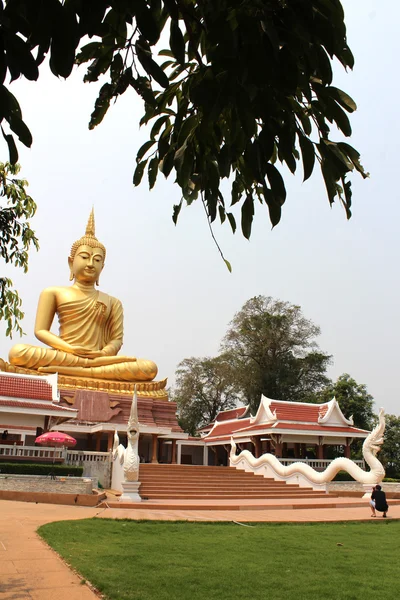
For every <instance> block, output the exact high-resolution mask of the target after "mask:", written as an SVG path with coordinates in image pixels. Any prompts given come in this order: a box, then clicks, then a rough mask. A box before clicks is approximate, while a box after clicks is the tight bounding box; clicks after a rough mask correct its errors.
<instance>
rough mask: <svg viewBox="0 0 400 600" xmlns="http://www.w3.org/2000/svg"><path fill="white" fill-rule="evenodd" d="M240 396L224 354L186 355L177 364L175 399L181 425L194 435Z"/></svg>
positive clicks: (234, 403) (173, 395)
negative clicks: (186, 356)
mask: <svg viewBox="0 0 400 600" xmlns="http://www.w3.org/2000/svg"><path fill="white" fill-rule="evenodd" d="M238 398H239V393H238V391H237V389H236V384H235V378H234V377H233V374H232V368H231V366H230V364H229V362H227V361H226V359H225V357H224V356H217V357H215V358H209V357H206V358H185V359H184V360H183V361H182V362H181V363H180V364H179V365H178V369H177V371H176V386H175V389H174V391H173V394H172V399H173V400H174V401H175V402H176V403H177V405H178V412H179V423H180V425H181V427H182V428H183V429H184V430H185V431H188V432H189V433H191V434H192V435H195V433H196V430H197V429H198V428H199V427H201V426H203V425H206V424H208V423H210V422H211V421H213V420H214V419H215V417H216V416H217V414H218V413H219V412H220V411H221V410H227V409H229V408H234V407H235V406H236V405H237V400H238Z"/></svg>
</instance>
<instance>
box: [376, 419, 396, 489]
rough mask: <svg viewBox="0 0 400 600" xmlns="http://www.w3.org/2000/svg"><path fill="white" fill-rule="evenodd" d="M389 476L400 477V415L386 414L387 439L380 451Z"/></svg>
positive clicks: (380, 458)
mask: <svg viewBox="0 0 400 600" xmlns="http://www.w3.org/2000/svg"><path fill="white" fill-rule="evenodd" d="M379 460H381V461H382V462H383V464H384V465H385V469H386V476H387V477H394V478H397V479H400V417H397V416H396V415H386V429H385V441H384V443H383V446H382V449H381V451H380V453H379Z"/></svg>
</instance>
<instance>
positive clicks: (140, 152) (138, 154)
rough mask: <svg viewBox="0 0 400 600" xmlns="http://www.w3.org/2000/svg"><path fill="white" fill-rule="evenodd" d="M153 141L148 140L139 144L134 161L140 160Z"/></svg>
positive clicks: (152, 144)
mask: <svg viewBox="0 0 400 600" xmlns="http://www.w3.org/2000/svg"><path fill="white" fill-rule="evenodd" d="M155 143H156V142H155V140H149V141H148V142H145V143H144V144H143V146H141V147H140V148H139V150H138V153H137V155H136V162H140V161H141V160H142V158H143V156H144V155H145V154H146V152H147V151H148V150H150V148H151V147H152V146H154V144H155Z"/></svg>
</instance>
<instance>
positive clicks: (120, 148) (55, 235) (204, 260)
mask: <svg viewBox="0 0 400 600" xmlns="http://www.w3.org/2000/svg"><path fill="white" fill-rule="evenodd" d="M343 5H344V8H345V12H346V16H347V18H346V22H347V27H348V40H349V44H350V47H351V48H352V50H353V53H354V55H355V60H356V64H355V68H354V71H353V72H350V73H349V74H346V73H345V72H344V71H343V69H342V68H337V69H336V74H337V75H336V76H335V79H334V82H333V84H334V85H336V86H337V87H340V88H342V89H344V90H345V91H346V92H347V93H349V94H350V95H351V96H352V97H353V98H354V100H355V101H356V102H357V105H358V110H357V112H356V113H354V114H353V115H351V123H352V126H353V136H352V138H351V139H350V140H349V143H351V144H352V145H353V146H354V147H356V148H357V149H358V150H359V151H360V152H361V158H362V164H363V165H364V166H365V168H366V169H367V171H369V172H370V174H371V177H370V179H368V180H365V181H364V180H362V178H361V177H359V176H356V175H354V176H353V178H352V181H353V217H352V219H351V220H350V221H347V220H346V217H345V213H344V210H343V209H342V207H341V206H340V205H339V204H335V205H334V206H333V208H332V209H331V208H330V207H329V203H328V200H327V197H326V193H325V188H324V185H323V182H322V178H321V175H320V173H319V172H317V171H315V173H314V175H313V176H312V178H311V179H310V180H309V181H308V182H306V183H305V184H303V183H302V177H301V172H302V169H301V167H300V166H299V167H298V169H299V175H298V176H297V177H293V176H292V175H291V174H290V173H288V174H287V175H286V177H285V182H286V185H287V191H288V198H287V201H286V204H285V206H284V210H283V217H282V221H281V223H280V224H279V225H278V226H277V227H276V228H275V229H274V230H273V231H271V226H270V222H269V218H268V210H267V208H266V207H265V206H261V205H258V206H257V207H256V218H255V223H254V225H253V233H252V238H251V241H250V242H249V241H247V240H245V239H244V238H243V237H242V236H241V233H240V232H239V231H238V232H237V233H236V234H235V235H232V233H231V230H230V228H229V225H228V224H226V225H224V226H222V227H221V226H219V225H218V224H216V225H215V226H214V231H215V234H216V236H217V239H218V241H219V243H220V245H221V247H222V249H223V251H224V254H225V256H226V258H227V259H228V260H229V261H230V262H231V264H232V267H233V272H232V273H231V274H230V273H229V272H228V270H227V268H226V267H225V265H224V263H223V261H222V260H221V259H220V257H219V254H218V251H217V249H216V247H215V245H214V244H213V241H212V239H211V237H210V234H209V230H208V226H207V222H206V219H205V215H204V210H203V208H202V206H201V205H200V204H196V203H195V204H194V205H193V206H191V207H188V208H184V209H182V211H181V215H180V218H179V222H178V226H177V227H175V226H174V224H173V223H172V219H171V215H172V206H173V204H177V203H178V202H179V201H180V193H179V188H178V187H177V186H175V185H174V184H173V182H172V180H171V181H168V182H165V181H164V179H161V177H162V178H163V176H162V175H159V177H160V179H159V182H158V183H157V185H156V187H155V188H154V190H153V191H152V192H149V191H148V189H147V187H146V185H141V186H140V187H139V188H134V187H133V185H132V175H133V170H134V165H135V156H136V151H137V150H138V148H139V147H140V145H141V144H142V143H143V142H144V141H145V140H146V139H147V138H146V131H145V130H139V126H138V122H139V118H140V116H141V115H142V108H141V103H140V101H139V100H138V99H137V98H136V95H135V94H134V92H133V91H132V92H128V93H126V94H125V95H124V96H123V97H122V98H121V99H119V100H118V102H117V104H116V105H115V106H113V107H112V108H111V109H110V111H109V114H108V115H107V116H106V118H105V120H104V121H103V123H102V124H101V125H100V126H99V127H97V128H96V129H95V130H94V131H92V132H89V130H88V127H87V124H88V121H89V117H90V114H91V112H92V109H93V104H94V100H95V98H96V95H97V91H98V86H97V85H96V84H83V83H81V81H82V78H83V75H84V69H83V68H80V69H78V70H77V71H76V73H74V75H73V76H72V77H71V78H70V79H69V80H67V81H66V82H64V81H61V80H57V79H55V78H54V77H53V76H52V75H51V74H50V73H49V71H45V70H43V71H42V72H41V75H40V78H39V82H37V83H30V82H27V81H17V82H14V83H13V84H12V86H11V91H13V93H14V94H15V95H16V96H17V98H18V99H19V101H20V104H21V108H22V111H23V116H24V119H25V120H26V122H27V123H28V125H29V127H30V129H31V131H32V134H33V138H34V143H33V146H32V148H31V149H30V150H26V149H24V148H23V147H22V146H21V145H20V146H19V150H20V163H21V164H22V172H21V175H22V176H23V177H24V178H26V179H27V180H28V181H29V183H30V186H29V192H30V194H31V195H32V196H33V198H34V199H35V200H36V202H37V203H38V212H37V216H36V217H35V218H34V220H33V221H32V226H33V228H34V229H35V230H36V233H37V235H38V237H39V239H40V246H41V250H40V252H39V253H37V254H36V253H34V252H32V253H31V258H30V267H29V272H28V274H27V275H24V274H23V273H22V272H19V270H18V269H3V268H2V272H6V273H7V274H8V276H10V277H12V279H13V280H14V284H15V286H16V287H17V288H18V290H19V292H20V294H21V296H22V298H23V300H24V310H25V313H26V317H25V320H24V323H23V327H24V330H25V331H26V333H27V335H26V336H25V338H24V340H25V341H26V342H27V343H35V338H34V336H33V324H34V318H35V312H36V305H37V300H38V296H39V293H40V291H41V290H42V289H43V288H45V287H48V286H50V285H68V276H69V271H68V265H67V257H68V254H69V250H70V247H71V244H72V242H73V241H74V240H76V239H78V238H79V237H81V235H83V233H84V230H85V226H86V222H87V219H88V215H89V212H90V210H91V207H92V205H94V207H95V215H96V234H97V237H98V238H99V240H101V241H102V242H103V243H104V244H105V245H106V247H107V262H106V266H105V269H104V271H103V273H102V276H101V282H100V288H101V289H102V290H103V291H105V292H108V293H110V294H112V295H114V296H116V297H118V298H120V299H121V301H122V302H123V305H124V310H125V341H124V347H123V350H122V352H123V353H124V354H130V355H135V356H138V357H143V358H151V359H153V360H155V361H156V362H157V364H158V365H159V376H158V378H164V377H168V379H169V383H173V381H174V373H175V369H176V367H177V365H178V363H179V362H180V361H181V360H183V359H184V358H187V357H190V356H196V357H203V356H214V355H216V354H217V353H218V349H219V344H220V341H221V339H222V337H223V335H224V333H225V331H226V329H227V325H228V323H229V321H230V320H231V319H232V317H233V316H234V314H235V312H237V311H238V310H240V308H241V307H242V305H243V304H244V302H245V301H246V300H247V299H249V298H251V297H252V296H255V295H258V294H262V295H266V296H272V297H274V298H277V299H278V298H279V299H281V300H285V301H288V302H291V303H293V304H299V305H300V306H301V307H302V309H303V312H304V315H305V316H306V317H307V318H309V319H312V320H313V321H314V322H315V323H316V324H318V325H319V326H320V327H321V330H322V334H321V336H320V338H319V345H320V348H321V349H322V350H323V351H325V352H327V353H329V354H332V355H333V357H334V362H333V365H332V367H331V368H330V370H329V375H330V377H332V378H334V379H336V377H338V376H339V375H340V374H342V373H344V372H348V373H350V375H351V376H352V377H354V378H355V379H356V380H357V382H358V383H365V384H366V385H367V388H368V391H369V392H370V393H371V394H372V395H373V396H374V398H375V403H376V407H380V406H383V407H384V408H385V410H386V411H387V412H389V413H394V414H399V413H400V411H399V401H398V396H397V368H398V364H397V361H398V340H397V338H398V336H399V333H400V317H399V305H400V286H399V281H398V272H399V269H398V262H399V249H400V244H399V235H398V231H397V230H398V227H399V225H398V223H399V221H400V203H399V200H398V195H399V193H398V178H397V175H398V170H399V167H398V144H397V140H398V139H399V133H400V126H399V120H398V116H397V114H396V108H397V99H398V97H399V91H400V90H399V87H400V84H399V78H398V47H399V46H398V23H399V20H400V3H399V2H398V1H397V0H382V1H381V2H379V3H378V2H376V0H345V1H344V2H343ZM0 144H2V145H1V154H0V156H1V158H2V160H6V159H7V149H6V147H5V144H4V143H2V142H0ZM236 208H238V207H236ZM239 210H240V209H239ZM236 214H239V211H236ZM0 327H1V326H0ZM1 331H2V332H4V331H5V328H4V327H3V328H2V329H1ZM19 341H20V340H19V338H18V337H17V336H15V338H14V339H13V341H12V342H11V341H10V340H9V339H7V338H5V336H4V333H3V335H2V336H1V340H0V356H1V357H3V358H5V359H7V355H8V350H9V348H10V346H11V345H12V343H17V342H19Z"/></svg>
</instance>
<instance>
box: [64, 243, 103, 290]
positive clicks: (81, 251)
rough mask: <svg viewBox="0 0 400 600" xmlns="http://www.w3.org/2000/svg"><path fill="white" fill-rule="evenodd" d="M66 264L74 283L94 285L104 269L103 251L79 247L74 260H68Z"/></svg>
mask: <svg viewBox="0 0 400 600" xmlns="http://www.w3.org/2000/svg"><path fill="white" fill-rule="evenodd" d="M68 264H69V267H70V269H71V271H72V273H73V275H74V278H75V280H76V281H78V282H80V283H95V282H96V281H97V280H98V278H99V276H100V273H101V272H102V270H103V267H104V254H103V250H102V249H101V248H91V247H90V246H79V248H78V249H77V251H76V254H75V256H74V258H73V259H72V258H71V257H69V258H68Z"/></svg>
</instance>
